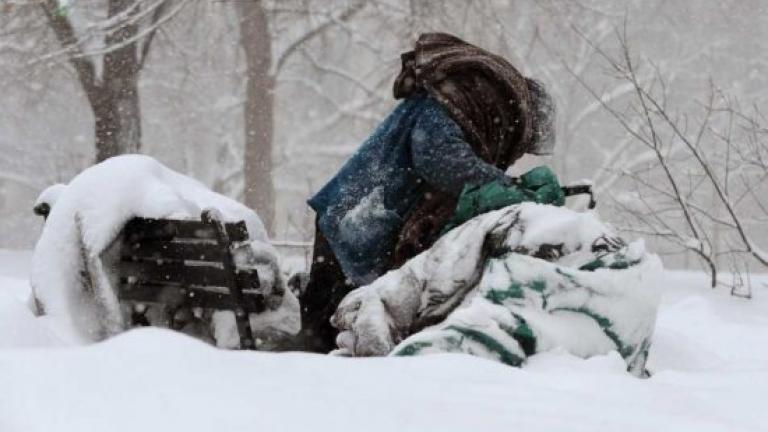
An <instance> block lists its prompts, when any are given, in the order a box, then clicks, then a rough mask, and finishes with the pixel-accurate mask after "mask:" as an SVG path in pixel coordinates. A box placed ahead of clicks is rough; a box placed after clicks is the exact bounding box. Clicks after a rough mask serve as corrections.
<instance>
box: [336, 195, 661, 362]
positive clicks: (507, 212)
mask: <svg viewBox="0 0 768 432" xmlns="http://www.w3.org/2000/svg"><path fill="white" fill-rule="evenodd" d="M661 271H662V266H661V261H660V260H659V258H658V257H657V256H655V255H652V254H648V253H647V252H646V251H645V248H644V245H643V243H642V241H636V242H634V243H631V244H627V243H626V242H624V241H623V240H622V239H621V238H619V237H618V236H616V234H615V233H614V232H613V231H612V230H611V228H610V227H608V226H606V225H605V224H603V223H601V222H600V221H598V220H597V219H596V218H595V216H594V215H593V214H592V213H579V212H575V211H573V210H570V209H567V208H563V207H555V206H550V205H541V204H535V203H523V204H519V205H512V206H508V207H505V208H502V209H500V210H496V211H492V212H489V213H486V214H482V215H480V216H477V217H475V218H473V219H471V220H469V221H468V222H466V223H464V224H463V225H461V226H459V227H457V228H455V229H453V230H451V231H449V232H448V233H447V234H446V235H444V236H443V237H442V238H440V239H439V240H438V241H437V242H436V243H435V245H434V246H432V248H430V249H429V250H427V251H425V252H423V253H421V254H419V255H418V256H416V257H415V258H413V259H411V260H410V261H408V262H407V263H405V264H404V265H403V266H402V267H400V268H399V269H397V270H393V271H390V272H389V273H387V274H386V275H384V276H382V277H381V278H379V279H377V280H376V281H374V282H373V283H371V284H369V285H366V286H364V287H361V288H358V289H356V290H355V291H352V292H351V293H350V294H348V295H347V296H346V297H345V298H344V299H343V300H342V301H341V303H340V305H339V307H338V309H337V310H336V313H335V314H334V316H333V318H332V324H333V325H334V326H335V327H336V328H337V329H338V330H339V332H340V333H339V335H338V337H337V344H338V346H339V349H338V350H337V351H336V353H338V354H342V355H349V356H383V355H393V356H412V355H421V354H427V353H435V352H460V353H467V354H473V355H476V356H481V357H485V358H489V359H493V360H497V361H500V362H503V363H505V364H508V365H511V366H520V365H521V364H523V363H524V362H525V359H526V358H527V357H528V356H530V355H532V354H535V353H537V352H541V351H546V350H549V349H553V348H556V347H560V348H564V349H565V350H567V351H568V352H570V353H572V354H574V355H577V356H580V357H589V356H593V355H599V354H605V353H607V352H609V351H611V350H617V351H618V352H619V354H620V355H621V356H622V357H623V358H624V360H625V361H626V363H627V368H628V370H629V371H630V372H631V373H633V374H635V375H637V376H644V375H646V369H645V362H646V358H647V355H648V349H649V346H650V341H651V336H652V333H653V328H654V323H655V319H656V309H657V306H658V301H659V294H660V293H659V288H658V287H659V284H658V283H657V281H658V277H659V275H660V274H661Z"/></svg>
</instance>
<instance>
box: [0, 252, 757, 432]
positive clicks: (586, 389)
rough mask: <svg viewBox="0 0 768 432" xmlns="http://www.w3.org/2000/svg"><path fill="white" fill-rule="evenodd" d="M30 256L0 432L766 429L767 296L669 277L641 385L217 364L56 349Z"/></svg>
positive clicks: (540, 365) (235, 355)
mask: <svg viewBox="0 0 768 432" xmlns="http://www.w3.org/2000/svg"><path fill="white" fill-rule="evenodd" d="M28 257H29V254H18V253H9V252H2V251H0V389H2V391H0V431H3V432H36V431H45V432H48V431H78V432H83V431H107V430H108V431H115V432H121V431H126V432H129V431H130V432H135V431H155V430H173V431H175V430H179V431H186V432H196V431H200V432H203V431H204V432H210V431H212V430H221V431H254V430H260V429H261V430H270V431H272V430H274V431H279V430H288V431H307V430H312V431H325V430H328V431H344V430H350V431H359V430H366V431H394V430H397V431H428V430H441V431H475V430H478V431H486V430H487V431H496V430H512V431H514V430H524V431H563V430H568V431H574V430H583V431H618V430H620V431H648V430H673V431H684V430H685V431H687V430H691V431H697V432H701V431H761V430H762V431H764V430H768V429H766V425H768V412H766V410H765V406H764V405H765V395H766V394H768V360H767V359H768V288H766V287H765V286H764V285H762V284H757V285H759V286H756V288H755V298H754V299H753V300H744V299H738V298H733V297H730V296H729V295H728V294H727V293H726V292H724V291H722V290H718V291H712V290H709V289H708V288H707V284H706V277H705V276H704V275H701V274H695V273H675V272H670V273H667V274H666V276H665V278H664V297H663V301H662V305H661V308H660V310H659V316H658V320H657V327H656V331H655V337H654V343H653V345H652V347H651V357H650V362H649V367H650V369H651V370H652V371H653V372H654V375H653V377H652V378H650V379H646V380H641V379H637V378H634V377H632V376H630V375H629V374H627V373H626V372H624V368H625V364H624V362H623V361H622V360H621V358H620V357H619V356H618V354H616V353H611V354H609V355H606V356H601V357H594V358H592V359H589V360H580V359H577V358H574V357H571V356H569V355H567V354H565V353H547V354H540V355H535V356H533V357H531V358H530V359H529V360H528V363H527V364H526V366H524V367H523V368H522V369H517V368H511V367H507V366H504V365H501V364H498V363H494V362H490V361H487V360H484V359H480V358H476V357H471V356H465V355H458V354H445V355H433V356H423V357H411V358H377V359H347V358H336V357H324V356H317V355H309V354H269V353H253V352H234V351H224V350H216V349H214V348H212V347H210V346H207V345H204V344H203V343H200V342H198V341H196V340H194V339H191V338H188V337H186V336H183V335H179V334H174V333H170V332H168V331H163V330H158V329H146V330H138V331H132V332H129V333H126V334H123V335H120V336H117V337H115V338H113V339H110V340H108V341H106V342H102V343H99V344H96V345H91V346H86V347H76V348H52V347H51V346H50V345H51V344H55V342H54V341H55V339H52V338H51V337H50V328H49V323H48V322H47V321H46V320H45V319H34V318H33V317H32V316H31V314H30V313H29V311H28V309H27V308H26V305H25V304H24V301H25V298H26V295H27V294H28V291H29V287H28V283H27V281H26V279H25V271H24V267H25V266H24V265H23V264H24V263H25V261H26V259H27V258H28ZM764 282H768V278H765V279H764ZM33 345H36V346H38V348H28V347H29V346H33ZM25 347H26V348H25Z"/></svg>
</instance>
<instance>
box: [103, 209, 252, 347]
mask: <svg viewBox="0 0 768 432" xmlns="http://www.w3.org/2000/svg"><path fill="white" fill-rule="evenodd" d="M247 240H248V229H247V228H246V225H245V222H243V221H240V222H234V223H229V222H228V223H225V222H222V220H221V217H220V215H218V213H217V212H215V211H211V210H206V211H204V212H203V214H202V215H201V220H175V219H149V218H140V217H137V218H133V219H131V220H130V221H129V222H128V223H127V224H126V225H125V227H124V228H123V232H122V246H121V250H120V263H119V265H118V277H119V288H118V298H119V299H120V300H121V301H131V302H139V303H149V304H152V303H158V304H162V305H165V306H167V307H170V308H171V309H174V308H188V307H202V308H210V309H222V310H232V311H233V312H234V313H235V318H236V321H237V324H238V332H239V334H240V342H241V347H242V348H253V346H254V343H253V342H254V341H253V337H252V332H251V328H250V325H249V323H248V315H249V314H251V313H259V312H262V311H264V309H265V306H264V296H263V294H262V293H261V292H260V291H259V276H258V273H257V272H256V270H255V269H247V270H246V269H243V270H238V269H237V268H236V267H235V264H234V259H233V256H232V245H233V243H237V242H244V241H247Z"/></svg>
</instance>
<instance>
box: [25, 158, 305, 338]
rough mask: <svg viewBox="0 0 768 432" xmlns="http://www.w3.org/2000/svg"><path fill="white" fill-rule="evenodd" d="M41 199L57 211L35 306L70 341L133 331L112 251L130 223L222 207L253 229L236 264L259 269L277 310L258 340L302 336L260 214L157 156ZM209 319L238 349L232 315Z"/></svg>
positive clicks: (49, 226) (39, 249)
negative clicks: (122, 301) (121, 298)
mask: <svg viewBox="0 0 768 432" xmlns="http://www.w3.org/2000/svg"><path fill="white" fill-rule="evenodd" d="M40 200H47V202H48V201H50V202H49V204H52V205H51V207H52V208H51V212H50V214H49V216H48V219H47V221H46V223H45V226H44V228H43V232H42V235H41V237H40V239H39V241H38V243H37V246H36V247H35V251H34V255H33V258H32V269H31V284H32V289H33V299H32V305H31V306H32V307H33V309H35V310H36V312H37V313H38V314H40V315H45V316H46V319H49V320H53V321H55V323H54V325H52V326H51V327H52V328H55V329H56V330H57V332H58V333H59V334H58V336H59V337H60V338H61V339H62V340H63V341H65V342H67V343H79V342H89V341H96V340H101V339H104V338H106V337H108V336H111V335H114V334H116V333H119V332H121V331H123V330H125V329H126V326H127V324H126V317H125V316H124V315H125V310H124V307H122V308H121V305H120V304H119V302H118V299H117V296H116V290H115V287H114V282H113V281H112V280H111V276H112V275H113V274H114V271H113V270H112V267H113V266H114V265H115V262H114V259H113V258H111V256H112V255H113V253H111V251H113V250H114V249H115V247H116V246H117V245H118V244H119V242H116V241H115V240H116V239H117V237H118V234H119V233H120V231H121V230H122V228H123V226H124V224H125V223H126V222H127V221H128V220H130V219H131V218H133V217H136V216H142V217H150V218H171V219H187V218H188V219H198V220H199V218H200V213H201V211H202V210H203V209H205V208H215V209H217V210H218V211H219V212H220V213H221V215H222V216H223V219H224V220H225V221H241V220H242V221H245V223H246V226H247V228H248V233H249V236H250V241H249V242H246V243H244V244H240V245H238V246H237V248H236V250H235V254H236V256H235V261H236V263H238V265H248V266H253V267H256V268H257V270H258V272H259V277H260V279H263V280H262V286H263V287H266V288H265V289H268V290H270V291H269V292H265V293H264V294H265V295H266V296H267V299H268V302H267V303H268V305H271V306H272V309H273V310H268V311H266V312H264V313H262V314H258V315H252V316H251V325H252V327H253V330H254V332H255V334H256V336H257V337H258V336H259V335H262V334H273V333H275V332H278V333H279V332H285V333H296V332H297V331H298V329H299V306H298V301H297V300H296V297H295V296H294V295H293V294H292V293H291V292H290V290H286V289H285V284H284V282H283V278H282V276H281V273H280V271H279V265H278V264H279V263H278V255H277V253H276V251H275V250H274V248H273V247H272V246H271V244H269V242H268V239H267V234H266V231H265V229H264V226H263V224H262V222H261V220H260V219H259V217H258V216H257V215H256V213H255V212H254V211H253V210H251V209H249V208H247V207H245V206H244V205H242V204H240V203H238V202H236V201H233V200H231V199H229V198H227V197H225V196H223V195H220V194H217V193H215V192H213V191H211V190H209V189H208V188H206V187H205V186H204V185H202V184H201V183H199V182H197V181H196V180H193V179H191V178H189V177H186V176H184V175H181V174H179V173H177V172H175V171H172V170H171V169H169V168H167V167H165V166H163V165H162V164H161V163H159V162H157V161H156V160H154V159H152V158H150V157H147V156H140V155H126V156H119V157H114V158H111V159H109V160H107V161H105V162H102V163H100V164H98V165H95V166H93V167H90V168H88V169H86V170H84V171H83V172H82V173H80V174H79V175H77V176H76V177H75V178H74V179H73V180H72V181H71V182H70V183H69V184H68V185H65V186H62V185H57V186H55V187H54V189H51V190H48V191H45V192H43V194H42V195H41V198H40ZM208 321H210V322H208V323H207V324H209V325H210V327H211V328H210V329H209V330H210V331H211V333H212V335H213V337H214V339H215V342H216V344H217V345H219V346H223V347H234V346H237V345H238V337H237V330H236V327H235V324H234V316H233V314H232V313H231V312H228V311H220V312H215V313H213V315H212V316H210V317H208ZM153 324H154V323H153Z"/></svg>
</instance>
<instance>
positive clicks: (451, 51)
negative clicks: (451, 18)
mask: <svg viewBox="0 0 768 432" xmlns="http://www.w3.org/2000/svg"><path fill="white" fill-rule="evenodd" d="M401 57H402V63H403V66H402V71H401V72H400V75H399V76H398V77H397V79H396V80H395V85H394V94H395V98H396V99H401V98H407V97H409V96H411V95H414V94H416V93H419V92H424V91H426V92H427V93H428V94H429V95H430V96H432V97H433V98H435V100H437V101H438V102H440V103H441V104H442V105H443V106H444V107H445V108H446V109H447V110H448V112H449V113H450V115H451V117H452V118H453V120H454V121H456V123H458V124H459V126H460V127H461V128H462V130H463V132H464V135H465V138H466V139H467V141H468V142H469V144H470V145H471V146H472V148H473V149H474V151H475V153H477V155H478V156H480V157H481V158H482V159H483V160H485V161H487V162H489V163H492V164H494V165H495V166H497V167H499V168H500V169H503V170H506V169H507V168H508V167H509V166H510V165H512V164H513V163H514V162H515V161H516V160H517V159H519V158H520V157H522V156H523V154H524V153H525V152H526V151H527V150H528V149H529V147H530V146H531V141H532V139H533V138H532V137H533V135H534V121H535V119H534V116H533V114H534V113H533V111H534V110H532V107H531V105H532V100H531V99H532V97H531V94H530V92H529V89H528V86H529V81H528V80H527V79H526V78H525V77H524V76H523V75H522V74H521V73H520V72H518V71H517V69H515V68H514V67H513V66H512V65H511V64H509V62H507V61H506V60H504V59H503V58H501V57H499V56H497V55H494V54H491V53H489V52H488V51H485V50H483V49H481V48H478V47H476V46H474V45H471V44H469V43H467V42H464V41H463V40H461V39H459V38H457V37H455V36H451V35H448V34H445V33H426V34H423V35H421V36H420V37H419V39H418V41H417V42H416V47H415V49H414V50H413V51H409V52H406V53H404V54H402V56H401ZM456 198H457V197H455V196H450V195H447V194H445V193H442V192H440V191H437V190H430V191H427V193H425V196H424V198H423V199H422V202H421V203H420V204H418V205H417V206H416V207H415V208H414V210H413V211H412V212H411V214H410V215H409V217H408V219H407V220H406V222H405V226H404V227H403V230H402V231H401V234H400V239H399V241H398V244H397V246H396V248H395V251H394V256H393V268H396V267H399V266H400V265H402V264H403V263H404V262H405V261H407V260H408V259H409V258H411V257H413V256H415V255H417V254H418V253H420V252H421V251H423V250H425V249H427V248H429V247H430V246H431V245H432V243H434V242H435V241H436V240H437V238H438V236H439V234H440V232H441V231H442V229H443V227H444V226H445V225H446V223H447V222H448V220H449V219H450V217H451V216H452V214H453V211H454V209H455V206H456Z"/></svg>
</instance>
